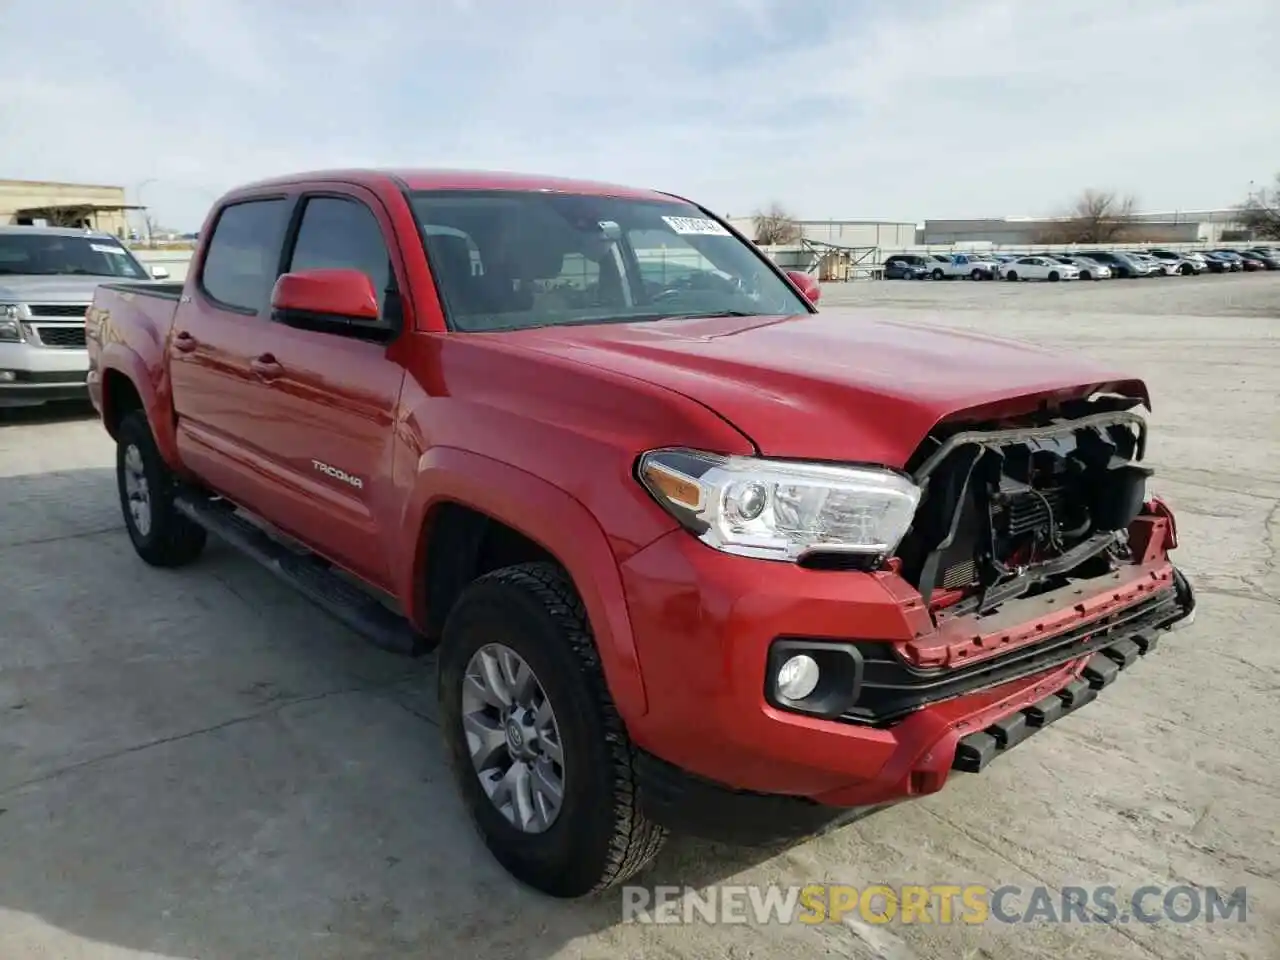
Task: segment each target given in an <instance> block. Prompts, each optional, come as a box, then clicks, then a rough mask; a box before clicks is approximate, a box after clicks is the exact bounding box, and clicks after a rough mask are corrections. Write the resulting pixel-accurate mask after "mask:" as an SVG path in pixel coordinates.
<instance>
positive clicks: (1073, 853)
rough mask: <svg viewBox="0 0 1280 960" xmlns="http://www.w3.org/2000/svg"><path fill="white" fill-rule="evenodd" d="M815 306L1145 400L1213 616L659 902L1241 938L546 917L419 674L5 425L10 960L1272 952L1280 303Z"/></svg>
mask: <svg viewBox="0 0 1280 960" xmlns="http://www.w3.org/2000/svg"><path fill="white" fill-rule="evenodd" d="M823 295H824V306H826V307H828V308H829V309H833V310H834V309H837V308H843V307H849V308H851V309H852V311H853V313H851V315H850V322H851V323H856V322H857V320H858V311H861V310H866V311H876V312H877V313H880V314H883V315H890V316H901V317H903V318H906V319H910V320H914V321H936V322H939V323H943V324H945V325H948V326H954V327H960V328H966V329H974V330H982V331H987V332H993V333H996V334H999V335H1004V336H1014V337H1022V338H1024V339H1028V340H1032V341H1036V342H1041V343H1047V344H1053V345H1058V346H1060V347H1062V348H1064V349H1067V350H1079V351H1082V352H1085V353H1087V354H1091V355H1093V356H1095V357H1097V358H1098V359H1100V360H1103V361H1105V362H1107V363H1109V364H1110V365H1112V366H1116V367H1120V368H1127V369H1131V370H1133V371H1134V372H1135V373H1137V374H1139V375H1141V376H1144V377H1146V378H1147V380H1148V383H1149V385H1150V387H1151V389H1152V393H1153V395H1154V406H1155V411H1154V413H1153V414H1152V417H1151V424H1152V434H1151V447H1150V454H1149V456H1150V462H1151V463H1152V464H1153V465H1154V466H1155V467H1156V470H1157V473H1156V478H1155V480H1154V487H1155V490H1156V492H1158V493H1160V494H1162V495H1164V496H1166V497H1167V498H1168V499H1169V500H1170V501H1171V503H1172V505H1173V506H1174V509H1175V510H1176V511H1177V513H1178V518H1179V533H1180V536H1181V540H1182V546H1181V548H1180V549H1179V550H1178V551H1177V554H1176V559H1177V560H1178V562H1179V563H1180V564H1181V565H1182V566H1183V567H1184V569H1186V570H1187V572H1188V573H1189V574H1190V575H1191V577H1192V578H1193V581H1194V583H1195V585H1196V588H1197V591H1198V595H1199V598H1200V603H1201V609H1200V616H1199V618H1198V621H1197V623H1196V624H1195V625H1194V626H1193V627H1192V628H1190V629H1189V630H1187V631H1185V632H1183V633H1181V634H1175V635H1173V636H1171V637H1169V638H1166V640H1165V642H1164V643H1163V644H1162V646H1161V648H1160V650H1159V651H1158V652H1157V654H1155V655H1154V656H1153V657H1150V658H1147V659H1145V660H1143V661H1140V662H1139V663H1138V664H1137V665H1135V666H1134V667H1133V668H1131V669H1130V670H1128V671H1126V672H1125V674H1123V675H1122V676H1121V677H1120V679H1119V680H1117V682H1116V683H1115V684H1113V685H1112V686H1111V687H1110V688H1108V690H1107V691H1106V692H1105V693H1104V694H1103V695H1102V696H1101V697H1100V698H1099V699H1098V700H1097V701H1096V702H1095V703H1094V704H1092V705H1091V706H1089V707H1088V708H1087V709H1085V710H1083V711H1081V712H1080V713H1078V714H1074V715H1072V716H1070V717H1068V718H1066V719H1064V720H1062V721H1060V722H1058V723H1057V724H1055V725H1054V726H1053V727H1051V728H1049V729H1048V730H1046V731H1044V732H1043V733H1041V734H1039V735H1038V736H1037V737H1036V738H1035V739H1034V740H1033V741H1032V742H1031V743H1028V744H1027V745H1025V746H1024V747H1022V748H1020V749H1019V750H1017V751H1015V752H1014V753H1012V754H1011V755H1010V756H1008V757H1005V758H1002V759H1001V760H1000V761H999V762H997V763H995V764H993V765H992V767H990V768H989V769H988V771H987V772H985V773H984V774H982V775H981V776H978V777H963V776H958V777H956V778H955V779H953V780H952V782H951V783H949V784H948V786H947V788H946V789H945V790H944V791H943V792H942V793H941V794H938V795H936V796H932V797H929V798H926V799H924V800H920V801H916V802H914V803H909V804H904V805H902V806H899V807H897V808H893V809H890V810H887V811H884V812H881V813H879V814H876V815H874V816H872V817H869V818H867V819H865V820H861V821H859V822H856V823H854V824H852V825H849V826H847V827H844V828H843V829H840V830H838V831H835V832H833V833H831V834H828V835H826V836H823V837H820V838H818V839H815V840H812V841H809V842H807V843H804V844H801V845H797V846H795V847H792V848H790V849H788V850H785V851H782V852H774V853H772V854H768V853H760V852H755V851H743V850H731V849H725V848H721V847H716V846H713V845H709V844H703V843H697V842H692V841H675V842H672V843H671V844H670V845H669V846H668V848H667V850H666V851H664V853H663V854H662V856H661V858H660V859H659V861H658V862H657V863H656V864H655V866H654V867H653V868H652V869H651V870H650V871H649V872H648V874H647V875H646V876H644V877H643V878H642V879H641V881H640V882H643V883H646V884H664V883H665V884H681V885H684V884H689V885H694V886H701V885H706V884H712V883H716V882H732V883H756V882H760V883H763V882H770V881H773V882H780V883H788V884H792V883H794V884H803V883H809V882H846V883H852V884H855V885H858V886H860V887H862V886H866V885H869V884H878V883H888V884H901V883H926V884H942V883H953V884H962V885H963V884H972V883H985V884H988V885H991V886H998V885H1001V884H1018V885H1022V886H1024V887H1029V886H1032V885H1035V884H1043V885H1045V886H1047V887H1049V888H1051V889H1052V890H1054V891H1060V890H1061V889H1062V888H1063V887H1064V886H1070V885H1077V886H1087V885H1091V884H1104V883H1111V884H1114V885H1116V886H1118V887H1120V888H1121V890H1122V891H1132V890H1133V889H1134V888H1136V887H1138V886H1141V885H1144V884H1156V885H1161V886H1165V887H1168V886H1172V885H1175V884H1191V885H1194V886H1198V887H1205V886H1209V885H1216V886H1218V887H1219V888H1227V889H1232V888H1234V887H1237V886H1241V885H1244V886H1246V887H1247V888H1248V916H1247V920H1246V922H1245V923H1243V924H1241V923H1235V922H1228V923H1223V922H1219V923H1217V924H1215V925H1213V926H1208V925H1206V924H1204V923H1203V922H1197V923H1191V924H1174V923H1169V922H1163V923H1160V924H1156V925H1151V926H1148V925H1142V924H1131V925H1128V926H1123V925H1113V926H1104V925H1088V926H1085V925H1081V924H1078V923H1076V924H1062V925H1049V924H1037V925H1031V926H1008V925H1003V924H999V923H995V922H991V923H988V924H987V925H984V926H981V927H968V926H962V925H961V926H949V927H948V926H941V925H937V924H934V925H901V924H890V925H888V926H885V927H873V926H869V925H866V924H863V923H845V924H834V925H823V926H816V927H810V926H793V927H789V928H788V927H781V926H721V927H711V926H708V925H706V924H704V923H702V922H697V923H695V924H693V925H691V926H664V927H645V926H639V925H626V924H621V923H620V922H619V919H620V916H621V908H620V898H619V897H618V896H617V895H616V894H615V895H613V896H612V897H605V898H603V899H600V900H594V901H584V902H578V903H561V902H552V901H548V900H546V899H544V898H541V897H540V896H538V895H536V894H534V893H531V892H530V891H528V890H525V889H523V888H520V887H518V886H517V885H516V884H515V883H513V882H512V881H511V880H510V879H509V878H508V877H507V875H506V874H505V873H504V872H503V871H502V870H501V869H500V868H498V867H497V866H496V864H494V863H493V862H492V860H491V859H490V858H489V856H488V854H487V853H486V852H485V850H484V849H483V847H482V846H481V845H480V843H479V841H478V840H477V839H476V838H475V837H474V835H473V834H472V832H471V830H470V828H469V827H468V826H467V823H466V820H465V818H464V816H463V813H462V810H461V807H460V805H459V802H458V800H457V799H456V797H455V796H454V792H453V788H452V785H451V783H450V781H449V778H448V774H447V771H446V769H445V766H444V762H443V757H442V753H441V749H440V746H439V744H438V742H437V730H436V728H435V726H434V717H435V703H434V696H433V692H432V681H433V674H432V665H431V663H430V661H427V662H422V663H414V662H408V661H404V660H401V659H398V658H396V657H394V656H392V655H389V654H384V653H381V652H379V651H376V650H373V649H371V648H369V647H367V646H365V645H364V644H362V643H361V642H360V641H359V640H357V639H356V638H355V637H353V636H352V635H351V634H350V633H349V632H348V631H347V630H345V629H344V628H343V627H341V626H340V625H338V624H336V623H334V622H333V621H332V620H330V619H329V618H328V617H326V616H325V615H324V614H322V613H320V612H319V611H318V610H316V609H314V608H313V607H311V606H310V605H309V604H308V603H307V602H306V601H305V600H303V599H301V598H300V597H298V596H296V595H294V594H293V593H291V592H290V591H289V589H288V588H287V587H284V586H283V585H281V584H280V583H278V582H277V581H276V580H275V579H274V578H272V577H271V576H270V575H269V574H267V573H266V572H265V571H262V570H260V569H258V568H257V567H255V565H254V564H253V563H252V562H251V561H248V560H246V559H244V558H242V557H240V556H239V555H237V554H236V553H234V552H233V551H231V550H230V549H228V548H226V547H225V546H222V545H221V544H218V543H217V542H216V541H215V542H211V546H210V549H209V550H208V551H207V553H206V555H205V557H204V558H203V559H202V560H201V561H200V562H199V563H198V564H197V565H195V566H193V567H191V568H188V569H185V570H182V571H159V570H153V569H151V568H148V567H146V566H145V565H144V564H142V563H141V562H140V561H138V560H137V559H136V557H135V556H134V555H133V553H132V550H131V548H130V547H129V544H128V541H127V538H126V537H125V534H124V532H123V528H122V526H121V521H120V513H119V508H118V506H117V503H116V494H115V481H114V473H113V463H114V458H113V451H112V448H111V445H110V443H109V441H108V439H107V437H106V436H105V434H104V433H103V431H102V430H101V428H100V427H99V426H98V424H97V422H96V421H94V420H92V419H89V418H87V417H86V416H85V414H84V412H83V410H76V409H73V410H70V411H67V410H57V411H50V412H46V413H39V414H32V413H29V412H23V413H19V414H10V415H9V417H8V418H7V419H8V421H9V422H7V423H6V424H4V425H0V493H2V494H3V496H0V957H3V958H10V957H12V958H15V960H16V958H25V957H58V958H63V957H65V958H84V960H108V958H110V960H137V958H144V957H146V958H172V960H185V958H200V960H239V958H246V960H248V958H254V960H258V958H263V957H291V958H299V960H302V958H306V960H312V958H334V960H338V958H341V960H353V958H378V960H389V958H399V957H404V958H408V957H415V958H418V957H425V956H437V955H451V954H452V955H469V956H477V957H495V958H497V957H512V958H514V957H525V958H531V960H533V958H536V960H543V958H601V960H603V958H626V957H635V958H639V957H641V956H644V957H669V958H678V957H689V958H698V960H711V958H730V957H732V958H748V957H758V958H770V957H775V956H787V957H791V958H826V957H859V958H871V957H882V958H893V960H903V958H906V960H910V958H937V960H953V958H957V957H966V958H1001V960H1002V958H1006V957H1007V958H1036V957H1045V958H1049V957H1053V958H1058V957H1061V956H1063V955H1066V954H1067V953H1069V954H1070V955H1071V956H1072V957H1073V958H1079V960H1089V958H1097V960H1102V958H1131V957H1132V958H1160V960H1177V958H1187V960H1192V958H1196V960H1198V958H1210V957H1212V958H1217V957H1249V958H1273V957H1276V956H1280V836H1278V831H1280V712H1277V710H1276V704H1277V699H1278V695H1280V645H1278V644H1277V643H1276V637H1277V636H1278V635H1280V572H1278V571H1277V566H1276V564H1277V550H1278V549H1280V521H1278V520H1277V517H1278V515H1280V408H1278V407H1277V402H1276V398H1277V397H1278V396H1280V276H1277V275H1276V274H1269V275H1261V276H1254V275H1249V276H1243V277H1201V278H1168V279H1155V280H1146V281H1128V282H1126V281H1114V282H1111V283H1102V284H1085V283H1078V284H1061V285H1051V284H1043V285H1025V284H1018V285H1014V284H974V283H968V282H957V283H943V284H935V283H907V282H885V283H876V284H870V283H868V284H854V285H845V286H841V285H828V286H827V287H826V288H825V289H824V294H823Z"/></svg>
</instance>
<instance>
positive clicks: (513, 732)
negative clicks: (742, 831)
mask: <svg viewBox="0 0 1280 960" xmlns="http://www.w3.org/2000/svg"><path fill="white" fill-rule="evenodd" d="M438 676H439V681H438V682H439V696H440V714H441V733H442V735H443V737H444V742H445V749H446V752H447V755H448V759H449V765H450V767H451V768H452V770H453V774H454V777H455V779H456V781H457V784H458V788H459V790H460V791H461V793H462V797H463V800H464V802H465V804H466V807H467V810H468V813H469V814H470V816H471V819H472V821H473V822H474V823H475V825H476V828H477V830H478V832H479V833H480V836H481V839H482V840H483V841H484V843H485V846H487V847H488V848H489V851H490V852H491V853H492V854H493V856H494V857H495V858H496V859H497V860H498V862H499V863H501V864H502V866H503V867H505V868H506V869H507V871H508V872H510V873H511V874H512V875H513V876H514V877H516V879H518V880H521V881H523V882H524V883H527V884H529V885H530V886H532V887H534V888H536V889H538V890H540V891H542V892H543V893H547V894H550V895H551V896H555V897H580V896H584V895H586V894H589V893H594V892H596V891H599V890H603V889H605V888H606V887H610V886H613V885H614V884H617V883H621V882H623V881H625V880H626V879H627V878H629V877H631V876H632V875H633V874H635V873H636V872H637V871H638V870H640V869H641V868H642V867H644V866H645V865H646V864H647V863H648V862H649V861H650V860H651V859H652V858H653V857H654V855H655V854H656V853H657V852H658V850H659V848H660V847H661V846H662V843H663V840H664V839H665V838H666V832H665V831H664V830H663V829H662V828H661V827H658V826H657V825H656V824H653V823H652V822H650V821H649V820H648V819H647V818H645V816H644V815H643V814H642V813H641V811H640V809H639V807H638V797H637V789H636V781H635V773H634V770H633V761H634V755H635V748H634V747H633V746H632V745H631V741H630V739H629V738H628V736H627V732H626V728H625V727H624V725H623V723H622V719H621V718H620V717H619V715H618V712H617V710H616V708H615V707H614V705H613V700H612V699H611V698H610V696H609V690H608V687H607V685H606V684H605V679H604V673H603V671H602V669H601V666H600V657H599V654H598V653H597V651H596V647H595V642H594V640H593V638H592V634H591V627H590V624H589V623H588V621H587V616H586V612H585V610H584V609H583V606H582V601H581V600H580V599H579V598H578V595H577V593H576V591H575V590H574V587H573V584H572V583H570V581H569V579H568V577H567V576H566V575H565V573H564V572H563V571H562V570H561V569H560V568H559V567H557V566H555V565H553V564H549V563H524V564H519V565H517V566H513V567H507V568H505V569H502V570H497V571H494V572H493V573H489V574H486V575H485V576H483V577H481V578H480V579H479V580H477V581H475V583H473V584H472V585H471V586H470V587H468V588H467V590H466V592H465V593H464V594H463V596H462V597H461V598H460V599H459V601H458V603H457V605H456V606H455V607H454V609H453V610H452V611H451V612H450V614H449V618H448V621H447V622H446V624H445V628H444V636H443V638H442V643H441V649H440V667H439V675H438Z"/></svg>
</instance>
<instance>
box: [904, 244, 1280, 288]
mask: <svg viewBox="0 0 1280 960" xmlns="http://www.w3.org/2000/svg"><path fill="white" fill-rule="evenodd" d="M1255 270H1280V247H1271V246H1257V247H1250V248H1248V249H1245V250H1231V249H1225V248H1224V249H1219V250H1192V251H1186V250H1184V251H1181V252H1179V251H1175V250H1165V249H1162V248H1160V247H1153V248H1152V249H1150V250H1147V251H1145V252H1140V251H1132V250H1115V251H1112V250H1090V251H1088V252H1087V253H1037V254H1016V253H972V252H966V253H950V254H947V253H899V254H894V255H893V256H891V257H889V258H888V259H887V260H886V261H885V262H884V278H885V279H886V280H955V279H957V278H961V279H969V280H1011V281H1017V280H1047V281H1049V282H1057V281H1060V280H1109V279H1112V278H1121V279H1130V278H1134V277H1169V276H1195V275H1198V274H1201V273H1206V272H1208V273H1240V272H1242V271H1255Z"/></svg>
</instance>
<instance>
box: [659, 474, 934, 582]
mask: <svg viewBox="0 0 1280 960" xmlns="http://www.w3.org/2000/svg"><path fill="white" fill-rule="evenodd" d="M637 472H638V476H639V479H640V482H641V483H642V484H643V485H644V487H645V489H647V490H648V491H649V493H650V494H651V495H652V496H653V497H654V499H655V500H657V501H658V503H659V504H661V505H662V507H663V508H665V509H666V510H667V512H668V513H670V514H671V515H672V516H673V517H675V518H676V520H678V521H679V522H680V524H681V525H682V526H684V527H685V529H687V530H689V531H690V532H691V533H693V534H694V535H696V536H697V537H698V539H699V540H701V541H702V542H703V543H705V544H707V545H708V546H710V547H714V548H715V549H717V550H720V551H722V552H724V553H731V554H736V555H738V556H743V557H759V558H764V559H770V560H786V561H792V562H794V561H797V560H802V559H804V558H805V557H806V556H807V555H811V554H817V553H842V554H853V555H857V556H863V557H866V558H867V560H868V561H869V562H870V563H875V562H878V561H880V560H882V559H883V558H884V557H887V556H890V555H891V554H892V553H893V551H894V550H896V549H897V547H898V544H899V543H900V542H901V541H902V538H903V537H904V536H905V535H906V533H907V530H908V529H909V528H910V527H911V521H912V518H913V517H914V516H915V511H916V506H917V505H918V504H919V502H920V488H919V487H917V486H916V485H915V484H914V483H912V482H911V480H910V479H908V478H907V477H906V476H904V475H903V474H901V473H897V472H895V471H893V470H889V469H886V468H884V467H855V466H840V465H834V464H825V463H804V462H800V461H786V460H769V459H763V458H758V457H738V456H722V455H719V454H714V453H705V452H702V451H698V450H683V449H664V450H651V451H649V452H648V453H645V454H644V455H643V456H641V458H640V461H639V465H638V471H637Z"/></svg>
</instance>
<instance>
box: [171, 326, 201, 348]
mask: <svg viewBox="0 0 1280 960" xmlns="http://www.w3.org/2000/svg"><path fill="white" fill-rule="evenodd" d="M198 346H200V343H199V341H197V340H196V338H195V337H193V336H192V335H191V334H189V333H188V332H187V331H186V330H179V331H178V332H177V333H176V334H175V335H174V338H173V349H175V350H178V351H181V352H182V353H190V352H191V351H192V350H194V349H195V348H196V347H198Z"/></svg>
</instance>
